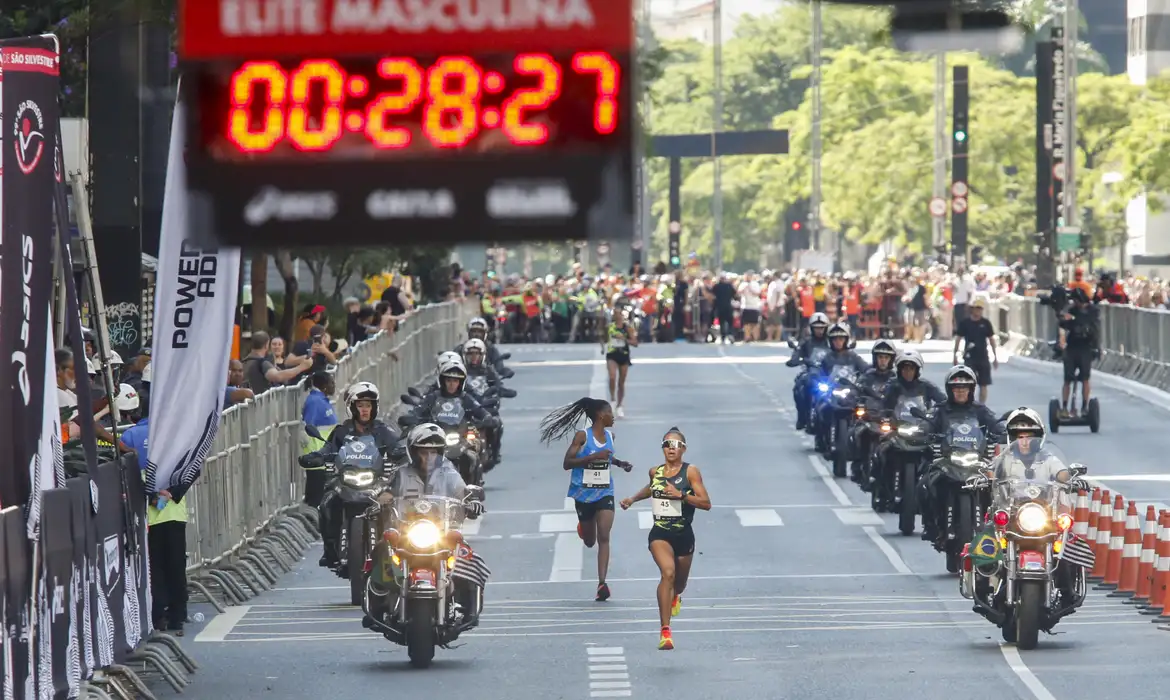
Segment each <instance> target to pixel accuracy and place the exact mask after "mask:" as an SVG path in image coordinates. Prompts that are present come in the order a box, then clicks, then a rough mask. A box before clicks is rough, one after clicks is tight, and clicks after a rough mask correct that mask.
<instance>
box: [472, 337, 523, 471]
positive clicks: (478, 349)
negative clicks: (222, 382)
mask: <svg viewBox="0 0 1170 700" xmlns="http://www.w3.org/2000/svg"><path fill="white" fill-rule="evenodd" d="M486 358H487V344H486V343H484V341H482V340H480V339H478V338H472V339H471V340H468V341H467V342H466V343H464V344H463V364H464V367H465V368H466V369H467V382H468V384H471V383H473V382H476V383H481V382H480V380H479V378H480V377H482V378H483V380H482V386H483V389H484V391H486V390H488V389H495V390H496V393H497V394H498V395H499V396H500V397H501V398H505V399H511V398H515V397H516V390H515V389H508V388H506V387H505V386H504V385H503V382H504V380H503V379H502V378H501V377H500V375H499V373H498V372H496V370H495V368H494V367H492V366H491V365H489V364H488V363H487V362H486ZM497 414H498V412H497ZM487 433H488V435H487V439H488V442H489V444H490V445H491V448H492V459H491V463H490V464H489V465H488V468H489V469H490V468H491V467H494V466H495V465H496V464H498V463H499V461H500V448H501V446H502V442H503V439H504V426H503V425H502V424H501V425H500V426H499V427H498V428H492V429H490V430H488V431H487Z"/></svg>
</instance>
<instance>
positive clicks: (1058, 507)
mask: <svg viewBox="0 0 1170 700" xmlns="http://www.w3.org/2000/svg"><path fill="white" fill-rule="evenodd" d="M1068 464H1069V462H1068V460H1066V459H1065V457H1064V454H1063V452H1061V450H1060V448H1058V447H1057V446H1056V445H1053V444H1052V443H1051V442H1045V444H1044V445H1041V444H1040V441H1039V440H1037V439H1035V438H1025V439H1020V440H1017V441H1015V442H1013V443H1012V444H1010V445H1008V446H1007V447H1005V448H1002V449H1001V450H1000V453H999V455H998V456H996V458H995V460H994V461H993V462H992V463H991V470H992V472H993V473H994V475H995V494H994V503H995V505H996V506H997V507H999V508H1004V509H1010V508H1012V507H1013V506H1016V505H1022V504H1023V503H1028V502H1039V503H1041V504H1044V505H1047V506H1049V507H1050V508H1051V509H1052V511H1053V513H1057V512H1065V511H1068V510H1069V509H1070V507H1071V505H1072V499H1071V494H1070V492H1069V487H1068V486H1067V482H1068V481H1069V479H1071V478H1072V476H1073V474H1072V471H1071V470H1070V469H1069V467H1068Z"/></svg>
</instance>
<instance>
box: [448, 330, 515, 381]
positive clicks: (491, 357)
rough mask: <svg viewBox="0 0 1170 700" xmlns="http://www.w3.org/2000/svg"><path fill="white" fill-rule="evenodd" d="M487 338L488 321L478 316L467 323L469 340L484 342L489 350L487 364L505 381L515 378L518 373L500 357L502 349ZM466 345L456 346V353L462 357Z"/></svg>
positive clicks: (464, 343)
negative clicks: (506, 365)
mask: <svg viewBox="0 0 1170 700" xmlns="http://www.w3.org/2000/svg"><path fill="white" fill-rule="evenodd" d="M487 336H488V323H487V321H485V320H483V319H482V318H480V317H478V316H477V317H475V318H473V319H471V320H470V321H468V322H467V338H468V340H472V339H478V340H482V341H483V344H484V347H485V348H487V364H489V365H491V366H492V367H493V368H494V369H495V370H496V372H498V373H499V375H500V376H501V377H503V378H504V379H511V378H512V377H513V376H515V374H516V373H515V372H513V371H512V370H510V369H508V368H507V367H505V366H504V360H503V358H501V357H500V354H501V353H500V349H499V348H497V347H496V346H495V345H494V344H493V343H491V342H489V341H488V339H487ZM466 345H467V343H466V342H463V343H460V344H459V345H456V346H455V350H454V351H455V352H456V353H458V354H459V355H460V356H462V355H463V350H464V348H465V346H466Z"/></svg>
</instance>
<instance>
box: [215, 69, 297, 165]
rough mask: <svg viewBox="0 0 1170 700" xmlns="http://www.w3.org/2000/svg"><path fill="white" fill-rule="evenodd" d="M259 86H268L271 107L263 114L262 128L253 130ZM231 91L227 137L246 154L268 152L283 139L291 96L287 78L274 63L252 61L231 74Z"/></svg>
mask: <svg viewBox="0 0 1170 700" xmlns="http://www.w3.org/2000/svg"><path fill="white" fill-rule="evenodd" d="M257 84H264V85H265V86H266V87H267V90H266V95H265V97H266V98H267V101H268V107H267V108H266V109H265V111H264V122H263V126H261V127H260V129H259V130H253V129H252V124H251V115H252V106H253V105H252V100H253V95H254V94H255V91H256V86H257ZM228 87H229V90H230V91H231V101H232V106H231V113H230V114H229V116H228V138H229V139H231V142H232V143H234V144H235V145H236V146H237V147H239V149H240V150H241V151H243V152H245V153H267V152H269V151H271V150H272V149H273V148H275V147H276V144H277V142H278V141H280V139H281V138H283V137H284V101H285V99H286V98H287V96H288V77H287V76H286V75H285V74H284V71H282V70H281V69H280V64H278V63H276V62H274V61H249V62H248V63H245V64H244V65H242V66H240V68H239V70H237V71H236V72H235V73H232V78H231V82H230V83H229V84H228Z"/></svg>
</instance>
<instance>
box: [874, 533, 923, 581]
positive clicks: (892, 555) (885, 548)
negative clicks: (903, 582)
mask: <svg viewBox="0 0 1170 700" xmlns="http://www.w3.org/2000/svg"><path fill="white" fill-rule="evenodd" d="M861 529H862V530H864V531H865V534H867V535H869V539H871V540H873V543H874V544H876V545H877V548H878V549H880V550H882V554H884V555H886V559H889V560H890V563H891V564H893V565H894V570H895V571H897V572H898V573H900V574H913V573H914V572H913V571H911V570H910V567H909V566H906V562H905V561H903V560H902V555H900V554H898V550H896V549H894V546H893V545H892V544H890V543H889V542H886V540H885V538H884V537H882V536H881V535H880V534H878V531H877V530H876V529H875V528H872V527H868V526H866V527H863V528H861Z"/></svg>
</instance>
